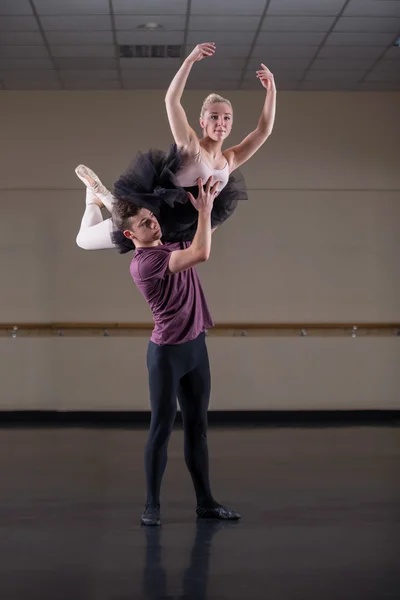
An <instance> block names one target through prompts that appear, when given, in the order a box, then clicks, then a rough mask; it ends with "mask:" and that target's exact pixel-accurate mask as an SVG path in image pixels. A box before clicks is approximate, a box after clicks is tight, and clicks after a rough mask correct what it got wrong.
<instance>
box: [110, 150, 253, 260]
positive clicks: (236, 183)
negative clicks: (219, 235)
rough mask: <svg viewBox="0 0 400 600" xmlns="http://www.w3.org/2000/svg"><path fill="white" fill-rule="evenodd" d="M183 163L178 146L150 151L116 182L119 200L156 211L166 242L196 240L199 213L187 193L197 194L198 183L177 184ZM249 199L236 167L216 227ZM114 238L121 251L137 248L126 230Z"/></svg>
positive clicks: (217, 209) (221, 197)
mask: <svg viewBox="0 0 400 600" xmlns="http://www.w3.org/2000/svg"><path fill="white" fill-rule="evenodd" d="M182 166H183V158H182V155H181V153H180V151H179V150H178V148H177V146H176V145H172V146H171V148H170V151H169V152H168V153H166V152H163V151H162V150H150V151H149V152H146V153H139V154H138V156H137V157H136V158H135V159H134V160H133V161H132V162H131V164H130V165H129V167H128V169H127V170H126V171H125V173H123V174H122V175H121V177H120V178H119V179H118V180H117V181H116V182H115V184H114V192H113V193H114V196H115V198H116V199H117V200H118V199H119V198H120V199H124V200H128V201H129V202H132V204H134V205H135V206H140V207H141V208H147V209H148V210H151V211H152V212H153V213H154V215H155V216H156V218H157V220H158V222H159V223H160V227H161V231H162V240H163V241H164V242H188V241H192V240H193V238H194V235H195V233H196V229H197V216H198V213H197V210H196V209H195V207H194V206H193V204H192V203H191V202H190V200H189V198H188V195H187V192H191V193H192V194H193V196H194V197H196V196H197V193H198V186H197V185H196V186H193V187H189V188H187V187H186V188H184V187H182V186H180V185H178V184H177V183H176V178H175V174H176V173H177V172H178V171H179V170H180V169H181V168H182ZM247 199H248V196H247V191H246V184H245V180H244V177H243V176H242V174H241V173H240V171H238V170H236V171H234V172H233V173H231V175H230V177H229V180H228V183H227V185H226V186H225V187H224V188H223V189H222V190H221V192H220V193H219V194H218V196H217V197H216V198H215V200H214V206H213V210H212V213H211V225H212V227H218V226H219V225H221V224H222V223H223V222H224V221H226V219H228V218H229V217H230V216H231V215H232V214H233V213H234V212H235V210H236V207H237V204H238V202H239V201H241V200H247ZM112 239H113V242H114V244H115V245H116V247H117V248H118V251H119V252H120V253H121V254H124V253H126V252H129V251H130V250H134V248H135V247H134V244H133V242H132V241H131V240H128V239H127V238H126V237H125V236H124V234H123V233H122V231H118V230H115V231H114V232H113V234H112Z"/></svg>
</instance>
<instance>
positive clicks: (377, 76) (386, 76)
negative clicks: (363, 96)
mask: <svg viewBox="0 0 400 600" xmlns="http://www.w3.org/2000/svg"><path fill="white" fill-rule="evenodd" d="M365 81H390V82H393V81H399V82H400V69H397V70H396V71H382V70H375V69H374V70H373V71H371V72H370V73H368V75H367V76H366V78H365Z"/></svg>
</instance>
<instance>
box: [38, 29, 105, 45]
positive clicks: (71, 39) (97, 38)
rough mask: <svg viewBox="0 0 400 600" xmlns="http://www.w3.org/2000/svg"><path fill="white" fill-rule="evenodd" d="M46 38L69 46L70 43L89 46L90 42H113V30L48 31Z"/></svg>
mask: <svg viewBox="0 0 400 600" xmlns="http://www.w3.org/2000/svg"><path fill="white" fill-rule="evenodd" d="M46 38H47V41H48V43H49V44H52V45H60V46H68V45H69V44H79V45H81V46H88V45H89V44H112V43H113V34H112V31H111V30H110V31H46Z"/></svg>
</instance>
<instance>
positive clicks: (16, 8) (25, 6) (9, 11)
mask: <svg viewBox="0 0 400 600" xmlns="http://www.w3.org/2000/svg"><path fill="white" fill-rule="evenodd" d="M32 14H33V11H32V8H31V5H30V4H29V0H0V15H32Z"/></svg>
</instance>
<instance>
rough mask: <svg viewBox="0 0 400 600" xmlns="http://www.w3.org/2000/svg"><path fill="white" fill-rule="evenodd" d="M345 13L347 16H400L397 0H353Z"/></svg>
mask: <svg viewBox="0 0 400 600" xmlns="http://www.w3.org/2000/svg"><path fill="white" fill-rule="evenodd" d="M343 15H344V16H345V17H349V16H353V15H354V16H357V17H400V2H398V1H397V0H378V1H377V0H351V2H350V3H349V5H348V6H347V8H346V10H345V11H344V13H343Z"/></svg>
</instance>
